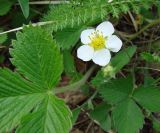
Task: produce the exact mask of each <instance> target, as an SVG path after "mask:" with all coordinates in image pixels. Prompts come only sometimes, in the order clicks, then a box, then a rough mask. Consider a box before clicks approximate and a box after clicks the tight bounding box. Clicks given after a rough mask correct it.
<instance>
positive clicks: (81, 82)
mask: <svg viewBox="0 0 160 133" xmlns="http://www.w3.org/2000/svg"><path fill="white" fill-rule="evenodd" d="M95 68H96V66H95V65H94V66H93V67H91V68H90V69H89V70H88V72H87V73H86V74H85V75H84V76H83V78H82V79H81V80H79V81H78V82H76V83H73V84H71V85H68V86H64V87H58V88H54V93H63V92H65V91H74V90H77V89H79V88H80V87H81V86H83V85H84V84H85V83H86V81H87V80H88V78H89V77H90V76H91V74H92V73H93V71H94V70H95Z"/></svg>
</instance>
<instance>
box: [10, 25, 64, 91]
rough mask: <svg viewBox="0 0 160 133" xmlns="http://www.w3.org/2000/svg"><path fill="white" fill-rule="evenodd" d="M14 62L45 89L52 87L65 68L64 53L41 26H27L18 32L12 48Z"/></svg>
mask: <svg viewBox="0 0 160 133" xmlns="http://www.w3.org/2000/svg"><path fill="white" fill-rule="evenodd" d="M10 54H11V55H12V57H13V59H12V63H13V64H14V65H15V66H16V67H17V70H18V71H19V72H21V73H22V74H23V75H24V76H25V77H26V78H28V79H29V80H31V81H33V82H34V83H36V84H37V85H39V86H41V87H42V88H45V89H52V87H54V86H55V85H56V84H57V82H58V81H59V79H60V75H61V73H62V70H63V63H62V61H63V60H62V55H61V54H60V50H59V48H58V47H57V46H56V43H55V41H53V39H52V36H51V35H50V34H48V33H47V32H46V31H45V30H43V29H42V28H40V27H36V28H35V27H30V28H27V27H25V28H24V30H23V33H21V32H18V33H17V41H13V49H11V50H10Z"/></svg>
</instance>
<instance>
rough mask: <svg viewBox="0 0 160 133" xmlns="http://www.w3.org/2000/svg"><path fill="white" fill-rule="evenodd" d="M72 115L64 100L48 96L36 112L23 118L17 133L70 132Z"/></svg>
mask: <svg viewBox="0 0 160 133" xmlns="http://www.w3.org/2000/svg"><path fill="white" fill-rule="evenodd" d="M70 116H71V112H70V110H69V109H68V107H67V106H66V105H65V103H64V101H62V100H60V99H58V98H56V97H55V96H46V98H45V100H44V101H43V103H42V104H41V105H40V106H39V108H38V109H37V110H36V111H35V112H33V113H32V114H29V115H27V116H25V117H24V118H23V119H22V124H21V125H20V127H19V128H18V129H17V131H16V133H29V132H32V133H68V131H69V130H70V129H71V127H72V124H71V123H72V122H71V119H70Z"/></svg>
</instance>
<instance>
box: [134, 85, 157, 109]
mask: <svg viewBox="0 0 160 133" xmlns="http://www.w3.org/2000/svg"><path fill="white" fill-rule="evenodd" d="M133 97H134V99H135V100H136V101H137V102H138V103H139V104H140V105H141V106H143V107H144V108H146V109H148V110H150V111H153V112H159V111H160V88H159V87H154V86H148V87H143V86H142V87H139V88H138V89H136V91H135V92H134V94H133Z"/></svg>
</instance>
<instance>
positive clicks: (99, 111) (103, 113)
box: [90, 103, 111, 132]
mask: <svg viewBox="0 0 160 133" xmlns="http://www.w3.org/2000/svg"><path fill="white" fill-rule="evenodd" d="M110 109H111V106H110V105H107V104H106V103H103V104H100V105H97V106H96V107H95V108H94V110H93V111H91V112H90V117H91V118H92V119H93V120H94V121H96V123H97V124H98V125H100V127H101V128H102V129H103V130H104V131H106V132H108V131H109V130H111V118H110V115H109V111H110Z"/></svg>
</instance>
